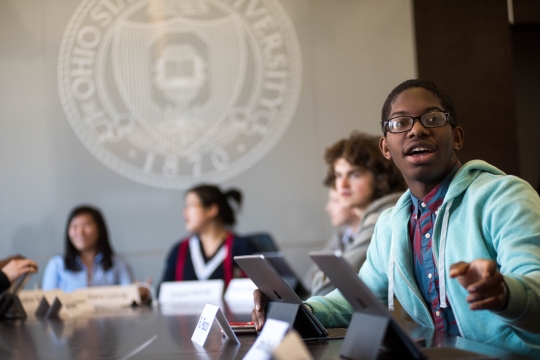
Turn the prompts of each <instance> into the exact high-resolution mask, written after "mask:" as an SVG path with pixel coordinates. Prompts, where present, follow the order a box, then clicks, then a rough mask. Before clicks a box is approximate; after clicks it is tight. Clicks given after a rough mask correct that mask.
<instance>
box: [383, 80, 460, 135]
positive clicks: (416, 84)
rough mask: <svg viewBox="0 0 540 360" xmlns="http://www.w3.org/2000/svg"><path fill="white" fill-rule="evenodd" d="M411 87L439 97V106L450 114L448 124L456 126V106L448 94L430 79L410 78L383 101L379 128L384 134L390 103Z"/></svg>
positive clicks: (390, 108)
mask: <svg viewBox="0 0 540 360" xmlns="http://www.w3.org/2000/svg"><path fill="white" fill-rule="evenodd" d="M412 88H422V89H425V90H427V91H429V92H431V93H432V94H433V95H435V96H436V97H437V99H439V101H440V102H441V106H442V107H443V110H444V111H446V112H448V114H449V116H450V125H452V127H455V126H457V115H456V108H455V107H454V102H453V101H452V99H451V98H450V96H448V95H447V94H446V93H445V92H444V91H442V90H441V89H439V88H438V87H437V85H435V84H434V83H432V82H431V81H427V80H420V79H412V80H406V81H404V82H402V83H401V84H399V85H398V86H396V87H395V88H394V90H392V92H390V94H389V95H388V97H387V98H386V101H385V102H384V105H383V108H382V116H381V129H382V132H383V134H384V136H386V132H387V129H386V127H385V126H384V123H385V121H387V120H388V118H389V117H390V112H391V111H392V104H393V103H394V102H395V101H396V99H397V97H398V96H399V95H400V94H401V93H402V92H404V91H405V90H408V89H412Z"/></svg>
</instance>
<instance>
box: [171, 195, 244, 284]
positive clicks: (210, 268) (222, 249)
mask: <svg viewBox="0 0 540 360" xmlns="http://www.w3.org/2000/svg"><path fill="white" fill-rule="evenodd" d="M231 200H232V201H234V202H235V203H236V204H237V206H238V207H240V205H241V204H242V194H241V193H240V192H239V191H238V190H235V189H231V190H229V191H226V192H224V193H223V192H222V191H221V190H220V189H219V188H218V187H217V186H214V185H199V186H196V187H193V188H191V189H189V190H188V192H187V194H186V198H185V204H184V220H185V223H186V229H187V230H188V231H189V232H190V233H191V234H192V235H190V236H188V237H187V238H185V239H183V240H181V241H180V242H179V243H177V244H176V245H174V246H173V248H172V249H171V251H170V253H169V255H168V257H167V262H166V265H165V271H164V272H163V277H162V280H161V281H162V282H163V281H181V280H208V279H223V280H225V286H227V285H228V284H229V282H230V281H231V279H232V278H233V277H241V276H243V274H242V272H241V271H240V268H238V266H237V265H236V263H235V262H234V260H233V257H234V256H237V255H250V254H252V253H253V251H254V250H253V248H252V246H251V244H250V243H249V241H248V240H246V239H243V238H240V237H238V236H236V235H235V234H233V233H232V231H231V228H232V226H233V225H234V224H235V223H236V216H235V211H234V210H233V208H232V207H231V203H230V201H231Z"/></svg>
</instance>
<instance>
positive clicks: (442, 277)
mask: <svg viewBox="0 0 540 360" xmlns="http://www.w3.org/2000/svg"><path fill="white" fill-rule="evenodd" d="M483 173H490V174H493V175H502V176H504V175H506V174H505V173H504V172H503V171H501V170H499V169H497V168H496V167H494V166H492V165H490V164H488V163H487V162H485V161H482V160H472V161H469V162H468V163H466V164H464V165H463V166H462V167H461V168H460V169H459V170H458V172H457V173H456V175H455V176H454V178H453V179H452V182H451V184H450V187H449V188H448V192H447V193H446V196H445V198H444V201H443V204H442V205H441V207H440V211H439V214H442V215H443V217H442V220H439V216H437V218H436V220H435V228H437V227H438V226H440V228H441V231H440V236H439V238H438V239H437V238H435V237H434V238H433V242H432V243H433V251H434V256H435V254H436V253H438V254H439V256H438V257H437V271H438V273H439V295H440V299H439V301H440V306H441V308H446V307H447V301H446V268H447V266H446V264H445V251H446V237H447V232H448V221H449V218H450V210H451V209H452V204H453V201H454V199H455V198H456V197H458V196H460V195H461V194H463V193H464V192H465V191H466V190H467V189H468V187H469V185H470V184H471V183H473V182H474V180H476V178H478V176H480V174H483ZM410 206H411V196H410V190H407V192H405V194H403V196H402V197H401V198H400V199H399V201H398V202H397V204H396V206H395V208H394V209H393V211H392V216H391V218H392V223H394V224H397V225H396V226H401V225H402V224H400V222H401V221H400V220H401V219H403V212H407V214H408V216H407V218H409V217H410V210H409V209H410ZM397 218H399V219H400V220H397ZM395 220H397V221H395ZM395 233H396V231H392V243H391V245H390V259H389V263H388V308H389V310H391V311H393V310H394V268H395V266H396V265H395V263H396V258H395V253H394V248H395V241H394V234H395ZM407 238H408V236H407Z"/></svg>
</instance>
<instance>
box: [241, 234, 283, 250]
mask: <svg viewBox="0 0 540 360" xmlns="http://www.w3.org/2000/svg"><path fill="white" fill-rule="evenodd" d="M242 237H243V238H246V239H248V240H249V242H250V243H251V245H252V246H253V248H254V249H255V253H264V252H276V251H279V248H278V247H277V246H276V244H275V243H274V239H272V236H271V235H270V234H268V233H255V234H248V235H244V236H242Z"/></svg>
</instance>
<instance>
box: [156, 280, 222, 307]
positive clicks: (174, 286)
mask: <svg viewBox="0 0 540 360" xmlns="http://www.w3.org/2000/svg"><path fill="white" fill-rule="evenodd" d="M224 285H225V283H224V282H223V280H205V281H173V282H164V283H162V284H161V287H160V289H159V302H160V303H161V304H166V303H183V302H188V303H198V302H200V303H212V302H217V301H220V300H221V298H222V296H223V288H224Z"/></svg>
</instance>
